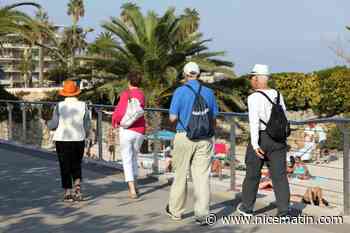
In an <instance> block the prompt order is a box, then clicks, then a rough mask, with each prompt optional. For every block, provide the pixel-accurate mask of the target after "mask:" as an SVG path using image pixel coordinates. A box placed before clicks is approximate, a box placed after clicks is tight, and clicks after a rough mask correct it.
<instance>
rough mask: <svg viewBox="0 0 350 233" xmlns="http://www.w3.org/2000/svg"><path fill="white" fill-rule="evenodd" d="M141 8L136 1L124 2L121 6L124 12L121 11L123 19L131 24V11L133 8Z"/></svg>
mask: <svg viewBox="0 0 350 233" xmlns="http://www.w3.org/2000/svg"><path fill="white" fill-rule="evenodd" d="M139 9H140V8H139V7H138V6H137V5H136V4H135V3H131V2H127V3H124V4H123V5H122V6H121V10H122V12H121V14H120V18H121V20H122V21H123V22H124V23H126V24H128V25H130V23H131V19H130V17H129V14H128V13H129V12H130V11H131V10H139Z"/></svg>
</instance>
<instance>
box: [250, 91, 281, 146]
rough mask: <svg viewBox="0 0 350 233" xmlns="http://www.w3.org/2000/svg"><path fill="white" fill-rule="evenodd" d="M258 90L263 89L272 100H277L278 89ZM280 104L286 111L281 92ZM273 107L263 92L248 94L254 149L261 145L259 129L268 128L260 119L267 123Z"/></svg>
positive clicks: (251, 138) (251, 136)
mask: <svg viewBox="0 0 350 233" xmlns="http://www.w3.org/2000/svg"><path fill="white" fill-rule="evenodd" d="M256 91H262V92H264V93H265V94H267V96H268V97H270V99H271V100H272V101H274V102H276V101H277V91H276V90H274V89H268V90H256ZM280 104H281V105H282V107H283V109H284V111H286V106H285V104H284V100H283V96H282V94H280ZM271 109H272V104H271V103H270V101H269V100H268V99H267V98H266V97H265V96H263V95H262V94H261V93H257V92H254V93H253V94H251V95H250V96H248V111H249V128H250V140H251V144H252V146H253V148H254V150H255V149H257V148H259V147H260V146H259V131H260V130H265V129H266V126H265V125H264V124H263V123H261V122H260V120H262V121H264V122H266V123H267V122H268V121H269V119H270V115H271Z"/></svg>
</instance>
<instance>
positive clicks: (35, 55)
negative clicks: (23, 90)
mask: <svg viewBox="0 0 350 233" xmlns="http://www.w3.org/2000/svg"><path fill="white" fill-rule="evenodd" d="M39 49H40V48H39V47H38V46H33V47H30V46H29V45H28V44H25V43H24V42H22V41H21V40H18V39H17V38H16V35H9V36H7V37H6V38H2V43H1V47H0V68H1V69H2V70H3V75H2V78H1V79H0V85H3V86H7V87H23V86H24V83H25V79H26V78H27V79H29V78H30V77H28V75H30V76H31V80H32V82H33V84H34V85H35V84H36V83H38V82H39V72H40V71H39V70H40V69H39ZM54 67H55V61H54V60H52V59H51V58H50V57H49V56H47V55H46V56H44V63H43V71H44V76H45V74H47V72H48V71H49V70H50V69H52V68H54ZM25 75H27V77H26V76H25Z"/></svg>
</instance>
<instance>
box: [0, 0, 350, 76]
mask: <svg viewBox="0 0 350 233" xmlns="http://www.w3.org/2000/svg"><path fill="white" fill-rule="evenodd" d="M13 2H16V1H12V0H3V1H1V4H7V3H13ZM37 2H39V3H40V4H42V6H44V8H45V9H47V11H48V13H49V16H50V17H51V19H52V21H53V22H55V23H56V24H63V25H70V23H71V19H70V17H68V16H67V14H66V11H67V10H66V9H67V7H66V6H67V2H68V0H37ZM124 2H126V1H121V0H85V7H86V14H85V17H84V18H83V19H82V20H81V22H80V24H81V25H83V26H88V27H93V28H95V29H96V32H94V33H92V35H90V37H89V39H90V40H92V39H93V38H94V36H95V35H96V33H98V32H100V31H101V27H100V23H101V22H102V21H104V20H108V18H109V17H110V16H118V15H119V14H120V6H121V5H122V4H123V3H124ZM133 2H136V3H138V4H139V6H140V7H141V8H142V10H143V11H147V10H155V11H156V12H158V13H162V12H164V11H165V9H166V8H167V7H169V6H175V7H176V9H177V12H178V13H179V14H180V13H181V11H182V10H183V9H184V8H186V7H190V8H196V9H197V10H198V11H199V13H200V16H201V25H200V31H201V32H203V33H204V36H205V38H212V39H213V41H212V42H211V43H210V44H209V47H210V49H212V50H224V51H226V52H227V54H226V57H225V59H227V60H231V61H233V62H234V63H235V68H234V69H235V71H236V73H238V74H243V73H246V72H248V71H249V70H250V69H251V67H252V66H253V64H254V63H265V64H268V65H270V66H271V70H272V71H273V72H281V71H303V72H310V71H313V70H317V69H321V68H326V67H330V66H334V65H341V64H343V61H342V60H341V59H339V58H338V57H337V56H336V55H335V54H334V52H332V51H331V49H330V48H329V47H330V46H332V45H334V44H339V45H341V46H342V47H344V48H346V47H348V48H350V41H349V38H350V31H349V32H347V30H346V29H345V26H346V25H350V14H349V11H350V1H349V0H293V1H286V0H284V1H283V0H282V1H281V0H264V1H261V0H221V1H219V0H216V1H214V0H173V1H170V0H143V1H133ZM346 13H347V14H346Z"/></svg>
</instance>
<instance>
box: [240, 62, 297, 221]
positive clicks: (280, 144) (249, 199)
mask: <svg viewBox="0 0 350 233" xmlns="http://www.w3.org/2000/svg"><path fill="white" fill-rule="evenodd" d="M268 80H269V69H268V66H266V65H260V64H257V65H255V66H254V68H253V71H252V72H251V73H250V83H251V86H252V88H253V89H254V91H255V92H254V93H253V94H251V95H250V96H249V97H248V110H249V126H250V140H251V141H250V143H249V145H248V147H247V152H246V157H245V163H246V167H247V172H246V176H245V179H244V182H243V189H242V203H241V205H240V206H239V207H238V212H239V213H240V214H241V215H244V216H252V215H253V209H254V204H255V201H256V195H257V191H258V187H259V182H260V177H261V169H262V167H263V165H264V163H267V166H268V168H269V171H270V174H271V180H272V184H273V189H274V192H275V196H276V199H277V208H278V216H287V215H288V206H289V196H290V191H289V184H288V179H287V168H286V156H287V144H286V139H287V137H288V136H289V132H287V131H289V124H288V121H287V118H286V117H285V111H286V107H285V104H284V101H283V96H282V95H281V94H280V93H279V92H278V91H276V90H274V89H270V88H269V86H268ZM270 119H271V120H272V121H270ZM276 119H277V120H276ZM273 120H274V121H273ZM276 122H277V127H276V124H275V123H276ZM274 126H275V128H273V127H274ZM276 135H279V137H277V136H276Z"/></svg>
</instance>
